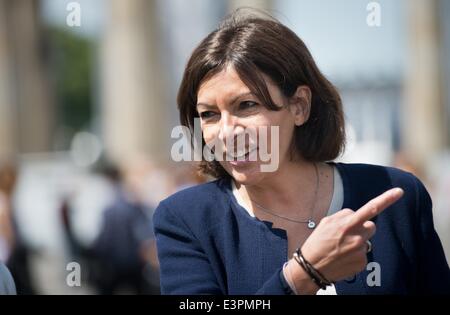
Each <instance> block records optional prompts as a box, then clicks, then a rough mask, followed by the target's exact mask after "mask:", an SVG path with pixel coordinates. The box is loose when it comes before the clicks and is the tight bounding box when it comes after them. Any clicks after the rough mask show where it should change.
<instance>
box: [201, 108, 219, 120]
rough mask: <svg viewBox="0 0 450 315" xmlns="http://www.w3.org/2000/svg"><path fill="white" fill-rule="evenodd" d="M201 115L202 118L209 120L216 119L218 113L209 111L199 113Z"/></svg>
mask: <svg viewBox="0 0 450 315" xmlns="http://www.w3.org/2000/svg"><path fill="white" fill-rule="evenodd" d="M199 115H200V118H202V119H208V118H212V117H214V115H216V113H215V112H213V111H210V110H208V111H204V112H201V113H199Z"/></svg>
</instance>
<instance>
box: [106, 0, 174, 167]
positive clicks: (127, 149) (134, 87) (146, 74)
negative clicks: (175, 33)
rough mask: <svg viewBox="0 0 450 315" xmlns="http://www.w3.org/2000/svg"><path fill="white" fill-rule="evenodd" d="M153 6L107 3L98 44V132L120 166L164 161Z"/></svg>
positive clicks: (118, 0) (136, 1)
mask: <svg viewBox="0 0 450 315" xmlns="http://www.w3.org/2000/svg"><path fill="white" fill-rule="evenodd" d="M155 2H156V1H147V0H133V1H123V0H111V1H109V2H108V7H109V10H110V12H109V16H108V20H109V21H108V24H107V27H106V33H105V35H104V38H103V42H102V47H101V49H102V52H101V54H102V57H101V58H100V60H101V84H102V119H103V121H102V126H103V127H102V128H103V139H104V142H105V147H106V151H107V153H108V154H109V156H110V157H111V158H112V159H113V160H115V161H117V162H123V161H125V160H127V159H132V158H135V157H136V156H142V155H145V156H150V157H152V158H155V159H159V158H162V157H166V155H167V152H169V150H168V139H170V133H169V130H168V125H169V123H168V121H169V120H168V117H167V116H168V114H167V113H168V110H169V109H168V108H169V106H173V105H172V104H167V102H166V101H165V98H164V90H163V87H164V81H165V72H166V71H165V69H162V66H161V65H160V59H159V56H158V49H159V48H160V47H161V45H162V44H161V40H162V39H161V38H159V31H158V23H157V21H156V14H157V13H156V4H155Z"/></svg>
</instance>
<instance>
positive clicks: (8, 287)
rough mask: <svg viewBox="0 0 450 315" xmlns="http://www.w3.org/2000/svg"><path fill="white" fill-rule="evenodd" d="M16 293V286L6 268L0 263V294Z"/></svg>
mask: <svg viewBox="0 0 450 315" xmlns="http://www.w3.org/2000/svg"><path fill="white" fill-rule="evenodd" d="M14 294H16V286H15V284H14V280H13V278H12V276H11V273H10V272H9V270H8V268H6V266H5V265H4V264H2V263H0V295H14Z"/></svg>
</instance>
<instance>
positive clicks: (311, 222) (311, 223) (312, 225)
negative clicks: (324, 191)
mask: <svg viewBox="0 0 450 315" xmlns="http://www.w3.org/2000/svg"><path fill="white" fill-rule="evenodd" d="M314 169H315V170H316V191H315V193H314V200H313V204H312V206H311V217H310V218H309V219H308V220H306V221H299V220H294V219H291V218H288V217H285V216H282V215H279V214H276V213H274V212H273V211H272V210H269V209H267V208H265V207H263V206H262V205H260V204H259V203H257V202H256V201H254V200H253V199H251V198H250V197H249V199H250V200H251V201H252V202H253V203H254V204H255V205H256V206H257V207H258V208H260V209H261V210H262V211H264V212H266V213H268V214H270V215H273V216H275V217H277V218H280V219H283V220H286V221H290V222H294V223H300V224H308V225H307V226H308V228H309V229H311V230H312V229H314V228H315V227H316V222H315V221H314V218H313V214H314V208H315V207H316V200H317V192H318V191H319V171H318V170H317V165H316V163H314Z"/></svg>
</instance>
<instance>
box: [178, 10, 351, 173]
mask: <svg viewBox="0 0 450 315" xmlns="http://www.w3.org/2000/svg"><path fill="white" fill-rule="evenodd" d="M240 13H241V10H238V11H235V12H234V13H232V14H231V15H230V16H228V17H227V18H226V19H225V20H224V21H223V22H222V23H221V24H220V25H219V27H218V28H217V29H216V30H214V31H213V32H211V33H210V34H209V35H208V36H207V37H206V38H205V39H203V40H202V41H201V43H200V44H199V45H198V46H197V47H196V48H195V50H194V51H193V53H192V55H191V57H190V58H189V61H188V63H187V65H186V68H185V71H184V74H183V79H182V82H181V84H180V88H179V91H178V97H177V103H178V109H179V113H180V122H181V124H182V125H184V126H187V127H189V129H190V130H191V133H192V134H193V128H194V119H195V118H196V117H198V113H197V110H196V104H197V93H198V89H199V87H200V85H201V84H202V83H203V82H204V81H206V80H207V79H209V78H211V77H212V76H213V75H215V74H217V73H219V72H220V71H222V70H224V69H225V68H226V67H227V66H228V65H231V66H233V68H234V69H235V70H236V72H237V73H238V75H239V77H240V79H241V80H242V81H243V82H244V83H245V84H246V85H247V86H248V87H249V89H250V91H251V92H252V93H254V94H255V95H256V96H257V97H258V99H259V100H260V101H261V102H262V103H263V104H262V105H264V106H265V107H266V108H268V109H270V110H280V107H279V106H277V105H276V104H274V102H273V100H272V98H271V97H270V94H269V91H268V88H267V85H266V83H265V81H264V78H263V76H262V75H261V73H264V74H265V75H267V76H268V77H269V78H270V79H271V80H272V81H273V83H274V84H275V85H276V86H277V87H278V88H279V89H280V90H281V92H282V93H283V95H284V96H286V97H291V96H293V95H294V93H295V92H296V90H297V87H298V86H300V85H307V86H308V87H309V88H310V89H311V93H312V98H311V109H310V115H309V119H308V120H307V121H306V122H305V123H304V124H303V125H301V126H297V127H296V128H295V131H294V137H293V141H292V144H291V150H293V151H291V153H292V152H297V153H299V154H300V155H301V156H302V157H303V158H304V159H305V160H307V161H313V162H324V161H330V160H334V159H336V158H337V157H338V156H339V155H340V154H341V153H342V152H343V151H344V146H345V122H344V113H343V109H342V101H341V98H340V96H339V93H338V92H337V90H336V88H335V87H334V86H333V85H332V84H331V83H330V82H329V81H328V80H327V79H326V78H325V76H324V75H323V74H322V73H321V72H320V70H319V69H318V67H317V65H316V63H315V62H314V59H313V57H312V55H311V53H310V52H309V51H308V48H307V47H306V45H305V44H304V43H303V41H302V40H301V39H300V38H299V37H298V36H297V35H296V34H295V33H294V32H293V31H291V30H290V29H289V28H288V27H286V26H284V25H283V24H282V23H281V22H279V21H278V20H276V19H275V18H273V17H271V16H269V15H263V16H261V15H260V14H253V13H251V14H240ZM202 138H203V137H202ZM202 145H205V142H204V139H202ZM199 167H200V170H201V171H202V173H204V174H207V175H211V176H213V177H216V178H220V177H226V176H229V174H228V173H227V172H226V171H225V169H224V168H223V167H222V166H221V165H220V163H219V162H218V161H215V160H214V161H212V162H209V161H206V160H205V159H204V158H202V161H201V162H200V164H199Z"/></svg>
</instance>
